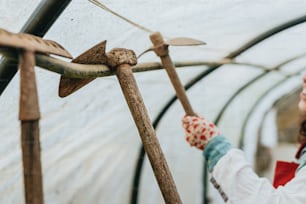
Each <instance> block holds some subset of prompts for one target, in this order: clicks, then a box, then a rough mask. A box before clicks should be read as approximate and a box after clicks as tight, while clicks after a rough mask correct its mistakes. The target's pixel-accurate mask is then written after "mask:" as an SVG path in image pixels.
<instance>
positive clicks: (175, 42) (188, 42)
mask: <svg viewBox="0 0 306 204" xmlns="http://www.w3.org/2000/svg"><path fill="white" fill-rule="evenodd" d="M160 35H161V34H160V33H159V32H155V33H153V34H152V35H151V36H150V38H151V40H152V41H155V43H154V44H156V45H157V46H154V47H150V48H148V49H147V50H145V51H144V52H142V53H141V54H140V55H139V56H138V58H139V57H141V56H142V55H144V54H145V53H147V52H150V51H154V50H156V49H159V48H158V46H199V45H206V43H205V42H203V41H201V40H197V39H193V38H188V37H176V38H170V39H168V40H166V41H164V40H163V39H162V41H160V39H158V37H156V36H160ZM158 41H160V42H158Z"/></svg>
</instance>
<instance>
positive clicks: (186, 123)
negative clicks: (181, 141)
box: [182, 115, 220, 150]
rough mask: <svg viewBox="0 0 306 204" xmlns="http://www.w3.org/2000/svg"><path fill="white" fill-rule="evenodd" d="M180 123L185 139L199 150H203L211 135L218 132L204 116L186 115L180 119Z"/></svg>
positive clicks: (215, 134)
mask: <svg viewBox="0 0 306 204" xmlns="http://www.w3.org/2000/svg"><path fill="white" fill-rule="evenodd" d="M182 124H183V127H184V129H185V134H186V141H187V142H188V143H189V144H190V145H191V146H194V147H196V148H198V149H200V150H203V149H204V148H205V146H206V145H207V143H208V142H209V141H210V140H211V139H212V138H213V137H215V136H217V135H219V134H220V131H219V130H218V128H217V127H216V126H215V125H214V124H213V123H212V122H210V121H208V120H207V119H206V118H204V117H200V116H199V117H198V116H187V115H186V116H184V117H183V119H182Z"/></svg>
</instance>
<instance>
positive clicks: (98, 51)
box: [58, 41, 107, 97]
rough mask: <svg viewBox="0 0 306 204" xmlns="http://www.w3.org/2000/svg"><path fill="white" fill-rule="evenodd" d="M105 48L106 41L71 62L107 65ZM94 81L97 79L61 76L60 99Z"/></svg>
mask: <svg viewBox="0 0 306 204" xmlns="http://www.w3.org/2000/svg"><path fill="white" fill-rule="evenodd" d="M105 48H106V41H103V42H101V43H99V44H97V45H95V46H94V47H92V48H90V49H89V50H87V51H85V52H84V53H82V54H81V55H80V56H78V57H76V58H75V59H73V60H72V61H71V62H73V63H78V64H106V63H107V56H106V54H105ZM94 79H96V78H88V79H78V78H68V77H64V76H61V78H60V83H59V90H58V95H59V96H60V97H66V96H68V95H70V94H72V93H74V92H75V91H77V90H79V89H80V88H82V87H83V86H85V85H86V84H88V83H89V82H91V81H93V80H94Z"/></svg>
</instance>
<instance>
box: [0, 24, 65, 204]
mask: <svg viewBox="0 0 306 204" xmlns="http://www.w3.org/2000/svg"><path fill="white" fill-rule="evenodd" d="M0 47H5V48H16V49H20V50H21V51H20V57H19V66H18V68H19V71H20V100H19V120H20V123H21V148H22V160H23V176H24V191H25V201H26V204H43V203H44V198H43V197H44V196H43V175H42V168H41V161H40V160H41V158H40V139H39V119H40V112H39V103H38V93H37V85H36V79H35V70H34V67H35V52H39V53H43V54H55V55H59V56H63V57H68V58H71V55H70V54H69V53H68V52H67V51H66V50H65V49H64V48H63V47H62V46H61V45H59V44H58V43H56V42H54V41H50V40H43V39H42V38H39V37H36V36H33V35H29V34H22V33H19V34H14V33H11V32H8V31H6V30H3V29H0Z"/></svg>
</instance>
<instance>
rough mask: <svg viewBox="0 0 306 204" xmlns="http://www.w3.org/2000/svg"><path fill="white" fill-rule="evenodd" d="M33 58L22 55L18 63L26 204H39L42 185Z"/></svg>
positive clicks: (38, 113) (41, 200)
mask: <svg viewBox="0 0 306 204" xmlns="http://www.w3.org/2000/svg"><path fill="white" fill-rule="evenodd" d="M34 65H35V58H34V53H33V52H31V51H23V53H22V54H21V57H20V61H19V70H20V104H19V105H20V107H19V119H20V121H21V147H22V159H23V174H24V190H25V201H26V204H43V203H44V201H43V200H44V199H43V182H42V180H43V179H42V170H41V161H40V141H39V118H40V112H39V106H38V94H37V87H36V80H35V73H34Z"/></svg>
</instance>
